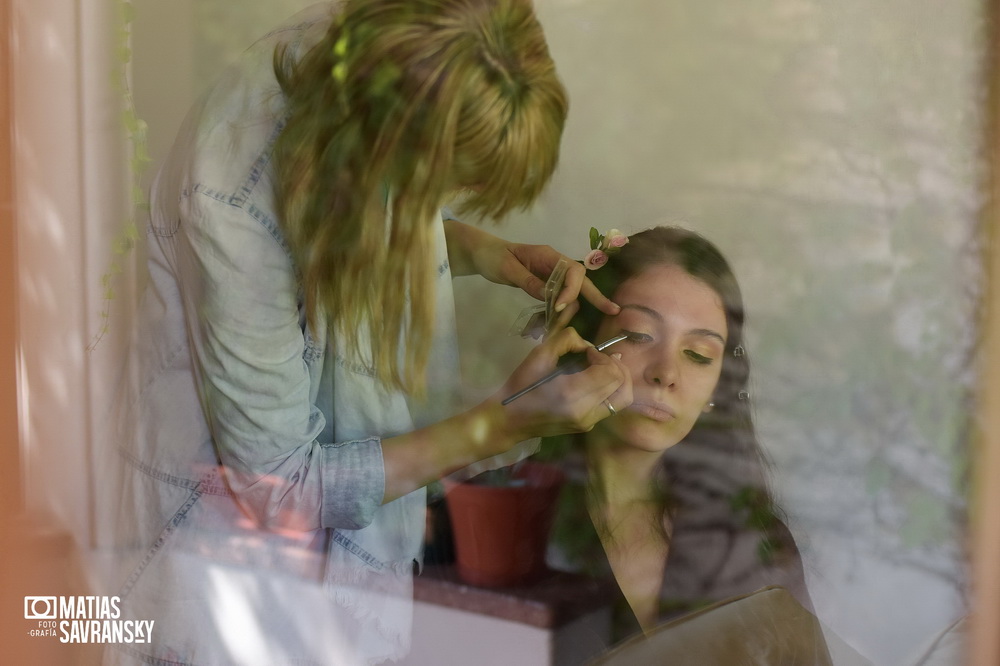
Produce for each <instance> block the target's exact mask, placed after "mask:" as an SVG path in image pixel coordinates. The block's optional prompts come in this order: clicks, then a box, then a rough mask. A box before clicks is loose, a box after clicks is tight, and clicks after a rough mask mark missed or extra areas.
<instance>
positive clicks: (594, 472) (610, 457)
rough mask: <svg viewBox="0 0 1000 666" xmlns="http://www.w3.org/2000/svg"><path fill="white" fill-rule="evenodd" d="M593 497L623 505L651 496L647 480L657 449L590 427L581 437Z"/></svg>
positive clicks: (652, 470) (597, 500) (651, 475)
mask: <svg viewBox="0 0 1000 666" xmlns="http://www.w3.org/2000/svg"><path fill="white" fill-rule="evenodd" d="M584 450H585V452H586V456H587V468H588V473H589V476H590V479H591V482H590V489H591V493H592V497H593V499H594V500H595V501H596V502H597V503H599V504H602V505H605V506H624V505H628V504H632V503H634V502H643V501H648V500H649V499H651V497H650V483H651V481H652V480H653V473H654V472H655V470H656V465H657V462H659V460H660V456H661V455H662V454H661V453H658V452H653V451H642V450H640V449H636V448H633V447H631V446H628V445H626V444H623V443H622V442H620V441H618V440H617V439H615V438H613V437H611V436H609V434H608V433H607V432H605V431H604V430H603V429H600V428H594V429H593V430H592V431H590V432H589V433H587V434H586V435H585V437H584Z"/></svg>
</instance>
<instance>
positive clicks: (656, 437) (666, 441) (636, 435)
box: [608, 414, 690, 453]
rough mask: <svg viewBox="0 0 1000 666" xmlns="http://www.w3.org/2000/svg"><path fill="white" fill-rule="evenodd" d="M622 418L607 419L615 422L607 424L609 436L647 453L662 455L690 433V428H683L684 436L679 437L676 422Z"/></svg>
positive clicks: (626, 415)
mask: <svg viewBox="0 0 1000 666" xmlns="http://www.w3.org/2000/svg"><path fill="white" fill-rule="evenodd" d="M622 416H623V417H624V418H618V419H608V420H609V421H617V422H614V423H609V424H608V427H609V430H610V434H611V435H613V436H614V437H615V438H616V439H617V440H618V441H619V442H621V443H622V444H623V445H625V446H628V447H631V448H633V449H638V450H640V451H648V452H649V453H663V452H664V451H666V450H667V449H669V448H671V447H672V446H674V445H675V444H677V443H678V442H680V441H681V440H682V439H684V436H686V435H687V431H690V428H685V432H684V434H682V435H679V434H678V432H677V427H676V426H677V424H676V422H671V423H658V422H656V421H653V420H651V419H647V418H643V417H635V416H632V415H630V414H624V415H622Z"/></svg>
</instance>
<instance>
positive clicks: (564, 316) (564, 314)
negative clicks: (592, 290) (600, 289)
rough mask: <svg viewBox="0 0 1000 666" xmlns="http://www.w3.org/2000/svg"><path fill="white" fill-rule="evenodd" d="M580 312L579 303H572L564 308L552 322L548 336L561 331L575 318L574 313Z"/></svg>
mask: <svg viewBox="0 0 1000 666" xmlns="http://www.w3.org/2000/svg"><path fill="white" fill-rule="evenodd" d="M579 311H580V302H579V301H573V302H572V303H570V304H569V307H565V308H563V309H562V311H561V312H560V313H559V314H558V315H557V316H556V318H555V319H554V320H553V321H552V325H551V326H550V327H549V330H548V335H555V334H556V333H558V332H559V331H561V330H563V329H564V328H566V327H567V326H569V323H570V322H571V321H572V320H573V317H575V316H576V313H577V312H579Z"/></svg>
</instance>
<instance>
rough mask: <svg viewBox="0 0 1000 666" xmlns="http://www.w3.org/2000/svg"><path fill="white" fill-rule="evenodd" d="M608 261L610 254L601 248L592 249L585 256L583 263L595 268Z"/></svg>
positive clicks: (592, 268) (590, 268)
mask: <svg viewBox="0 0 1000 666" xmlns="http://www.w3.org/2000/svg"><path fill="white" fill-rule="evenodd" d="M606 263H608V255H606V254H605V253H604V252H602V251H601V250H591V251H590V253H589V254H588V255H587V256H586V257H585V258H584V260H583V265H584V266H586V267H587V268H588V269H589V270H595V269H598V268H600V267H601V266H603V265H604V264H606Z"/></svg>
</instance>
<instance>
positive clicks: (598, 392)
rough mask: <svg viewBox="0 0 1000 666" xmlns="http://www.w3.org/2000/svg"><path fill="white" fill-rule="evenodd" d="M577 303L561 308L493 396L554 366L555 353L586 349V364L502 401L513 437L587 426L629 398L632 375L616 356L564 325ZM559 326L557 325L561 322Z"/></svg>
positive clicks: (586, 428) (503, 394)
mask: <svg viewBox="0 0 1000 666" xmlns="http://www.w3.org/2000/svg"><path fill="white" fill-rule="evenodd" d="M576 307H577V305H576V304H575V303H574V304H573V305H571V306H570V307H569V308H567V311H563V312H562V313H560V317H559V321H558V322H557V325H556V332H555V333H553V334H552V335H550V336H549V337H548V339H546V341H545V342H543V343H542V344H540V345H539V346H537V347H535V348H534V349H533V350H532V351H531V352H530V353H529V354H528V356H527V357H526V358H525V359H524V361H522V362H521V364H520V365H519V366H518V367H517V369H515V370H514V372H513V373H512V374H511V376H510V378H509V379H508V380H507V381H506V382H505V383H504V385H503V386H502V387H501V389H500V391H499V392H498V393H497V394H496V395H495V396H494V397H495V398H496V399H497V400H501V399H503V398H505V397H507V396H509V395H512V394H513V393H515V392H517V391H519V390H521V389H523V388H524V387H526V386H528V385H530V384H531V383H532V382H534V381H536V380H538V379H539V378H541V377H544V376H545V375H547V374H549V373H550V372H552V371H553V370H554V369H555V367H556V363H557V362H558V361H559V358H560V357H561V356H563V355H564V354H568V353H571V352H586V354H587V361H588V363H589V367H588V368H587V369H585V370H582V371H580V372H577V373H574V374H565V375H560V376H558V377H556V378H555V379H553V380H551V381H549V382H547V383H545V384H542V385H541V386H539V387H538V388H536V389H534V390H532V391H530V392H528V393H526V394H524V395H522V396H521V397H519V398H517V399H516V400H514V401H512V402H510V403H508V404H507V405H504V406H503V409H504V410H505V416H506V418H507V420H508V423H509V426H510V428H511V432H512V434H513V435H514V436H515V438H516V439H517V441H523V440H525V439H531V438H532V437H547V436H552V435H561V434H567V433H575V432H587V431H589V430H590V429H591V428H593V427H594V424H596V423H597V422H598V421H600V420H602V419H604V418H607V417H608V416H610V415H611V414H612V411H611V410H610V409H609V408H608V405H607V402H610V403H611V405H612V406H613V407H614V409H615V411H618V410H621V409H624V408H625V407H628V406H629V405H630V404H632V381H631V376H630V375H629V373H628V371H627V370H626V369H625V367H624V366H623V365H622V363H621V361H619V360H618V359H617V358H616V357H614V356H609V355H607V354H603V353H601V352H599V351H597V350H596V349H595V348H594V346H593V345H592V344H591V343H589V342H587V341H586V340H584V339H583V338H581V337H580V335H579V334H578V333H577V332H576V331H575V330H574V329H572V328H568V327H565V325H566V323H567V322H568V321H569V319H570V318H571V317H572V315H573V312H574V311H575V310H576ZM560 324H561V325H562V326H563V328H561V329H560V328H559V325H560Z"/></svg>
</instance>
